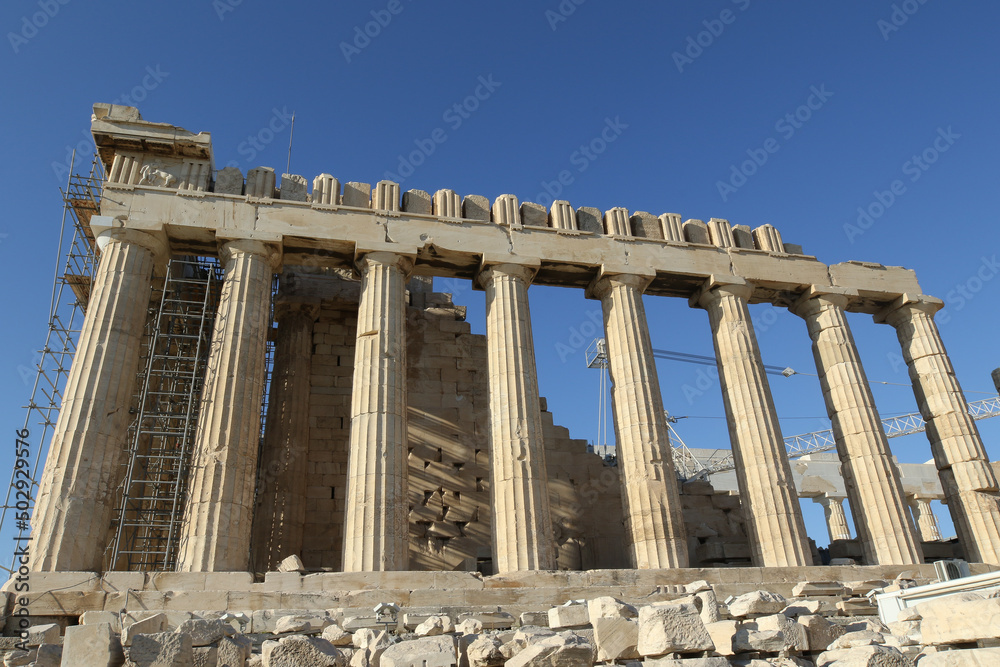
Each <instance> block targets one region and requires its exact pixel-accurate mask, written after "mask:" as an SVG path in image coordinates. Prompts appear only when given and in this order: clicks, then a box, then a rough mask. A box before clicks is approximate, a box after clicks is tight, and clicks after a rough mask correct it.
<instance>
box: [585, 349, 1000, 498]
mask: <svg viewBox="0 0 1000 667" xmlns="http://www.w3.org/2000/svg"><path fill="white" fill-rule="evenodd" d="M653 356H654V357H656V358H657V359H670V360H673V361H683V362H685V363H694V364H702V365H707V364H708V363H709V362H710V363H711V364H712V365H713V366H714V365H715V358H714V357H706V356H702V355H697V354H688V353H686V352H670V351H668V350H653ZM586 359H587V367H588V368H598V369H601V370H604V369H607V367H608V355H607V347H606V345H605V342H604V339H603V338H597V339H595V340H594V342H593V343H591V345H590V347H589V348H587V352H586ZM764 370H765V372H767V373H770V374H773V375H784V376H785V377H788V376H791V375H795V374H796V373H795V371H793V370H792V369H791V368H781V367H780V366H765V367H764ZM998 370H1000V369H998ZM601 386H602V391H603V387H604V383H603V382H602V385H601ZM601 400H602V401H603V397H602V399H601ZM602 405H603V403H602ZM664 412H665V414H666V415H667V428H668V430H669V432H670V444H671V447H672V448H673V457H674V467H675V468H676V470H677V474H678V475H680V476H681V477H682V478H684V479H685V480H688V479H704V478H706V477H708V476H709V475H713V474H715V473H720V472H725V471H727V470H732V469H734V468H735V467H736V464H735V462H734V460H733V455H732V453H729V454H725V455H724V456H722V457H720V458H718V459H713V460H710V461H701V460H699V459H698V458H697V457H696V456H695V455H694V453H693V452H692V451H691V449H690V448H688V446H687V445H686V444H685V443H684V441H683V440H682V439H681V437H680V436H679V435H678V434H677V431H675V430H674V428H673V426H672V425H671V424H675V423H677V420H678V419H683V417H673V416H671V415H670V413H669V412H666V411H664ZM969 415H970V416H971V417H972V419H974V420H976V421H979V420H980V419H988V418H990V417H1000V396H993V397H991V398H984V399H982V400H979V401H971V402H969ZM882 426H883V428H884V429H885V435H886V437H887V438H898V437H901V436H904V435H910V434H911V433H919V432H920V431H923V430H924V429H926V428H927V422H925V421H924V418H923V417H922V416H921V415H920V413H919V412H913V413H910V414H905V415H898V416H896V417H888V418H886V419H883V420H882ZM836 447H837V443H836V440H835V439H834V436H833V430H832V429H825V430H822V431H812V432H811V433H802V434H799V435H790V436H787V437H786V438H785V449H786V450H787V451H788V458H790V459H794V458H799V457H802V456H806V455H808V454H818V453H819V452H826V451H829V450H831V449H836Z"/></svg>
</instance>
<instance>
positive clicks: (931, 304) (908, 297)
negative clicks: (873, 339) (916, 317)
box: [872, 294, 944, 324]
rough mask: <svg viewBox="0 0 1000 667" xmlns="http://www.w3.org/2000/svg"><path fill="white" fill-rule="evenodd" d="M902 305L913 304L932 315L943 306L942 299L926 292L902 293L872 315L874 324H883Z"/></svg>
mask: <svg viewBox="0 0 1000 667" xmlns="http://www.w3.org/2000/svg"><path fill="white" fill-rule="evenodd" d="M904 306H913V307H914V308H919V309H920V310H923V311H924V312H925V313H927V314H928V315H933V314H934V313H936V312H937V311H939V310H941V309H942V308H944V301H942V300H941V299H938V298H937V297H933V296H929V295H927V294H903V295H901V296H900V297H899V298H897V299H896V300H895V301H893V302H892V303H890V304H889V305H888V306H886V307H885V308H883V309H882V310H881V311H880V312H878V313H876V314H875V315H873V316H872V319H874V320H875V323H876V324H885V323H886V322H888V319H889V316H890V315H892V313H894V312H896V311H897V310H899V309H900V308H903V307H904Z"/></svg>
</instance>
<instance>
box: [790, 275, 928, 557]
mask: <svg viewBox="0 0 1000 667" xmlns="http://www.w3.org/2000/svg"><path fill="white" fill-rule="evenodd" d="M849 298H850V295H849V294H833V293H820V292H817V291H816V290H811V291H809V292H807V293H806V294H805V295H804V296H803V298H802V299H800V300H799V301H798V302H797V303H796V304H795V305H794V306H793V307H792V308H791V311H792V312H793V313H795V314H796V315H799V316H800V317H802V318H803V319H804V320H805V321H806V326H807V328H808V329H809V337H810V338H811V339H812V351H813V358H814V359H815V361H816V372H817V374H818V375H819V382H820V386H821V387H822V389H823V400H824V402H825V403H826V414H827V415H828V416H829V417H830V421H831V423H832V425H833V437H834V440H835V442H836V444H837V454H838V455H839V456H840V464H841V470H842V472H843V475H844V485H845V486H846V488H847V499H848V502H850V504H851V514H852V516H853V517H854V525H855V528H856V529H857V534H858V540H859V542H860V543H861V552H862V555H863V557H864V562H865V563H866V564H867V565H909V564H917V563H923V562H924V559H923V554H922V553H921V551H920V542H919V541H918V540H917V535H916V532H915V530H914V528H913V521H912V520H911V519H910V514H909V511H908V509H907V506H906V496H905V495H904V493H903V484H902V482H901V481H900V475H899V467H898V466H897V465H896V463H895V462H894V461H893V459H892V453H891V451H890V450H889V442H888V440H886V437H885V431H884V430H883V428H882V419H881V418H880V417H879V414H878V410H877V409H876V407H875V399H874V397H873V396H872V391H871V387H870V386H869V385H868V378H867V377H866V376H865V370H864V368H863V367H862V365H861V356H860V355H859V354H858V348H857V345H855V343H854V336H853V335H852V334H851V329H850V327H849V326H848V323H847V315H846V314H845V313H844V308H846V307H847V304H848V303H849ZM841 511H842V510H841Z"/></svg>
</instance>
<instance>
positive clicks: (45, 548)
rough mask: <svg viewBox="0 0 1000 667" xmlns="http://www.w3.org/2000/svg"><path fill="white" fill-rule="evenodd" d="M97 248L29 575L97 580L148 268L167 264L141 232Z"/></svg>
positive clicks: (41, 492)
mask: <svg viewBox="0 0 1000 667" xmlns="http://www.w3.org/2000/svg"><path fill="white" fill-rule="evenodd" d="M97 242H98V247H99V248H100V250H101V257H100V263H99V264H98V266H97V273H96V275H95V276H94V281H93V287H92V289H91V293H90V300H89V301H88V303H87V314H86V318H85V319H84V322H83V329H82V331H81V332H80V337H79V339H78V341H77V348H76V354H75V355H74V357H73V365H72V367H71V368H70V372H69V377H68V378H67V380H66V387H65V389H64V390H63V396H62V407H61V409H60V410H59V419H58V421H57V422H56V426H55V430H54V431H53V433H52V442H51V445H50V447H49V454H48V457H47V459H46V461H45V471H44V473H43V475H42V479H41V483H40V484H39V488H38V500H37V503H36V505H35V510H34V515H33V516H32V518H31V523H32V533H31V535H32V538H33V544H32V547H31V549H32V554H31V562H30V565H31V569H32V570H36V571H44V572H57V571H73V570H77V571H87V572H100V571H101V566H102V560H103V556H104V550H105V548H106V547H107V537H108V529H109V527H110V526H111V515H112V513H113V512H114V509H115V508H114V503H115V492H116V491H117V490H118V487H119V486H120V484H121V481H122V477H123V469H122V460H123V457H124V455H125V451H126V435H127V434H126V431H127V428H128V424H129V420H130V417H129V404H130V403H131V401H132V394H133V392H134V391H135V379H136V373H137V372H138V370H139V351H140V347H141V343H142V335H143V330H144V328H145V322H146V312H147V310H148V308H149V299H150V286H151V283H152V276H153V268H154V265H155V264H156V263H158V262H163V261H165V260H166V257H167V247H166V245H165V244H164V243H163V242H162V241H160V240H158V239H157V238H155V237H153V236H151V235H149V234H146V233H143V232H138V231H132V230H128V229H120V228H119V229H113V230H110V231H106V232H103V233H102V234H100V236H98V239H97Z"/></svg>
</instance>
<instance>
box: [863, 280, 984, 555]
mask: <svg viewBox="0 0 1000 667" xmlns="http://www.w3.org/2000/svg"><path fill="white" fill-rule="evenodd" d="M941 306H942V304H941V302H940V301H939V300H937V299H931V298H930V297H912V298H911V297H910V296H909V295H903V296H902V297H901V298H900V299H898V300H897V301H896V303H894V304H892V305H891V306H889V307H888V308H887V309H886V310H884V311H883V312H882V313H880V314H879V315H876V321H879V322H886V323H887V324H890V325H892V326H893V327H894V328H895V329H896V336H897V337H898V338H899V344H900V347H901V348H902V350H903V359H904V360H905V361H906V365H907V368H908V369H909V372H910V381H911V382H912V383H913V394H914V396H915V397H916V399H917V406H918V408H919V410H920V415H921V416H922V417H923V418H924V420H925V421H926V422H927V427H926V429H925V430H926V433H927V439H928V440H929V441H930V443H931V453H932V454H933V455H934V463H935V464H936V465H937V469H938V475H939V476H940V477H941V486H942V487H943V488H944V495H945V499H946V502H947V504H948V509H949V511H950V512H951V517H952V520H953V521H954V524H955V531H956V532H957V533H958V539H959V541H960V542H961V544H962V548H963V549H964V550H965V556H966V558H967V559H968V560H969V561H972V562H977V563H992V564H994V565H1000V490H998V488H997V479H996V475H995V474H994V472H993V469H992V468H991V467H990V462H989V458H988V457H987V456H986V450H985V448H984V447H983V441H982V439H981V438H980V436H979V429H978V428H976V422H975V421H973V419H972V417H971V416H970V415H969V405H968V403H966V400H965V395H964V394H963V393H962V387H961V385H960V384H959V383H958V379H957V378H956V377H955V370H954V368H952V365H951V360H949V359H948V354H947V352H945V349H944V343H943V342H942V341H941V335H940V333H939V332H938V328H937V324H935V322H934V313H935V312H936V311H937V310H938V309H939V308H941Z"/></svg>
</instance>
